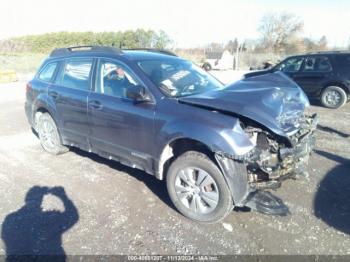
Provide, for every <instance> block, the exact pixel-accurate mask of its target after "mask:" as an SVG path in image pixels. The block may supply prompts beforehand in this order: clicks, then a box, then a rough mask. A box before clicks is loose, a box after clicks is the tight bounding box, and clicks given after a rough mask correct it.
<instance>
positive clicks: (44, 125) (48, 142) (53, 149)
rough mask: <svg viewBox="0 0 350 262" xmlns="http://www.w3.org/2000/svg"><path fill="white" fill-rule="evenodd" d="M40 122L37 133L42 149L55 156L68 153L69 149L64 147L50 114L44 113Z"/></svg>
mask: <svg viewBox="0 0 350 262" xmlns="http://www.w3.org/2000/svg"><path fill="white" fill-rule="evenodd" d="M38 120H39V122H38V124H37V131H38V135H39V139H40V143H41V146H42V148H43V149H44V150H45V151H46V152H48V153H50V154H53V155H59V154H63V153H66V152H67V151H68V150H69V149H68V147H66V146H64V145H62V143H61V138H60V134H59V132H58V129H57V126H56V123H55V121H54V120H53V119H52V117H51V116H50V115H49V114H48V113H43V114H41V116H40V117H39V119H38Z"/></svg>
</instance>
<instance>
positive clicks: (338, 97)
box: [321, 86, 347, 109]
mask: <svg viewBox="0 0 350 262" xmlns="http://www.w3.org/2000/svg"><path fill="white" fill-rule="evenodd" d="M346 100H347V95H346V93H345V91H344V90H343V89H342V88H341V87H338V86H329V87H327V88H326V89H325V90H323V92H322V94H321V103H322V105H323V106H325V107H328V108H333V109H336V108H339V107H341V106H343V105H344V104H345V103H346Z"/></svg>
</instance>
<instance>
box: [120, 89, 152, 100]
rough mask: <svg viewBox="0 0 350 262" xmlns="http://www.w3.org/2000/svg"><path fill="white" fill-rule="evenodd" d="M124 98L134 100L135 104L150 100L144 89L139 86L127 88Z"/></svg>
mask: <svg viewBox="0 0 350 262" xmlns="http://www.w3.org/2000/svg"><path fill="white" fill-rule="evenodd" d="M126 96H127V98H129V99H132V100H134V101H135V102H137V103H142V102H151V101H152V99H151V97H150V95H149V93H148V92H147V90H146V88H145V87H144V86H141V85H137V86H133V87H129V88H128V89H127V92H126Z"/></svg>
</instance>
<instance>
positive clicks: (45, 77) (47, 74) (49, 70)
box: [38, 62, 58, 82]
mask: <svg viewBox="0 0 350 262" xmlns="http://www.w3.org/2000/svg"><path fill="white" fill-rule="evenodd" d="M57 64H58V63H57V62H53V63H49V64H47V65H45V66H44V68H43V70H41V72H40V73H39V76H38V78H39V79H40V80H42V81H44V82H51V80H52V78H53V75H54V73H55V70H56V68H57Z"/></svg>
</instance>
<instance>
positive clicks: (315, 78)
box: [293, 56, 333, 96]
mask: <svg viewBox="0 0 350 262" xmlns="http://www.w3.org/2000/svg"><path fill="white" fill-rule="evenodd" d="M332 74H333V68H332V64H331V61H330V60H329V58H328V57H327V56H308V57H306V59H305V62H304V63H303V66H302V68H301V70H300V72H298V73H297V74H295V75H294V77H293V79H294V81H295V82H297V83H298V84H299V85H300V86H301V87H302V88H303V90H304V91H305V93H307V94H308V95H311V96H317V95H318V94H319V92H320V91H321V89H322V87H323V85H324V83H325V82H326V81H327V79H331V78H332Z"/></svg>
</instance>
